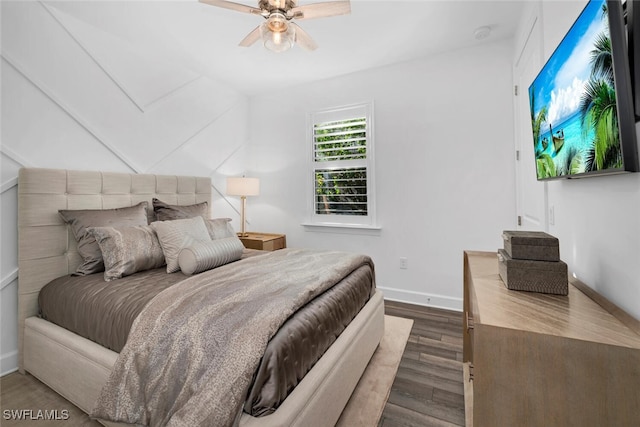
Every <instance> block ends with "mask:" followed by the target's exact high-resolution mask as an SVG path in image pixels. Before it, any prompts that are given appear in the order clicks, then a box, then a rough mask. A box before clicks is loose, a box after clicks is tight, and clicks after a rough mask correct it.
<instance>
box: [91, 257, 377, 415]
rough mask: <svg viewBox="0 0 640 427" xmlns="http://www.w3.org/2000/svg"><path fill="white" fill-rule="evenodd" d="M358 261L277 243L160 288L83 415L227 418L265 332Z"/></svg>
mask: <svg viewBox="0 0 640 427" xmlns="http://www.w3.org/2000/svg"><path fill="white" fill-rule="evenodd" d="M363 264H371V265H372V263H371V259H370V258H369V257H367V256H363V255H355V254H350V253H345V252H336V251H311V250H304V249H285V250H280V251H275V252H272V253H269V254H267V255H264V256H257V257H252V258H248V259H245V260H242V261H240V262H236V263H231V264H227V265H225V266H222V267H218V268H216V269H214V270H210V271H208V272H205V273H201V274H198V275H196V276H193V277H191V278H189V279H187V280H185V281H184V282H181V283H180V284H179V285H175V286H172V287H170V288H168V289H166V290H165V291H163V292H161V293H160V294H158V295H157V296H156V297H155V298H154V299H153V300H152V301H151V302H150V303H149V304H148V305H147V306H146V307H145V309H144V310H143V311H142V312H141V313H140V315H139V316H138V318H137V319H136V321H135V322H134V324H133V326H132V329H131V332H130V334H129V338H128V340H127V344H126V345H125V347H124V348H123V350H122V352H121V353H120V355H119V357H118V359H117V361H116V364H115V366H114V369H113V371H112V372H111V376H110V377H109V380H108V381H107V384H106V385H105V386H104V388H103V389H102V391H101V393H100V396H99V398H98V400H97V401H96V404H95V407H94V409H93V412H92V416H93V417H95V418H100V419H104V420H111V421H120V422H125V423H131V424H141V425H148V426H189V427H191V426H208V427H213V426H231V425H234V424H235V423H237V421H238V420H239V417H240V415H241V410H242V405H243V403H244V400H245V395H246V393H247V390H248V387H249V385H250V382H251V380H252V377H253V374H254V371H255V370H256V368H257V366H258V363H259V361H260V359H261V357H262V355H263V353H264V350H265V348H266V346H267V342H268V341H269V339H270V338H271V337H272V336H273V335H274V334H275V332H276V331H277V330H278V328H280V326H281V325H282V324H283V323H284V322H285V321H286V320H287V318H288V317H289V316H290V315H291V314H293V313H294V312H295V311H296V310H298V309H299V308H300V307H302V306H303V305H304V304H306V303H307V302H309V301H310V300H312V299H313V298H314V297H316V296H317V295H319V294H321V293H322V292H324V291H325V290H327V289H329V288H330V287H332V286H333V285H334V284H336V283H338V282H339V281H340V280H342V278H344V277H345V276H347V275H349V274H350V273H351V272H352V271H354V270H356V269H357V268H358V267H360V266H362V265H363ZM372 268H373V265H372ZM177 274H181V273H177Z"/></svg>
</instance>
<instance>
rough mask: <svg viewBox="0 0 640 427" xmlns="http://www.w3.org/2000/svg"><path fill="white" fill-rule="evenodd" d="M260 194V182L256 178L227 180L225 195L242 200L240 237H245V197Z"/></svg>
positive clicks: (232, 178) (231, 178) (229, 178)
mask: <svg viewBox="0 0 640 427" xmlns="http://www.w3.org/2000/svg"><path fill="white" fill-rule="evenodd" d="M258 194H260V180H259V179H258V178H246V177H241V178H238V177H228V178H227V195H229V196H240V199H241V200H242V211H241V217H242V218H241V224H242V226H241V231H240V235H241V236H242V237H246V236H247V233H246V231H245V224H246V216H245V212H246V208H247V196H257V195H258Z"/></svg>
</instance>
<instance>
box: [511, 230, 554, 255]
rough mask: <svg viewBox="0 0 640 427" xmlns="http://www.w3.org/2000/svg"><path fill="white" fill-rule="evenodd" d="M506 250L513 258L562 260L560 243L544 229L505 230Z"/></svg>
mask: <svg viewBox="0 0 640 427" xmlns="http://www.w3.org/2000/svg"><path fill="white" fill-rule="evenodd" d="M502 239H503V240H504V250H505V251H506V252H507V254H509V256H510V257H511V258H513V259H528V260H537V261H560V244H559V242H558V239H557V238H556V237H553V236H552V235H550V234H547V233H545V232H543V231H503V232H502Z"/></svg>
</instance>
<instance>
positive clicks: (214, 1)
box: [199, 0, 262, 15]
mask: <svg viewBox="0 0 640 427" xmlns="http://www.w3.org/2000/svg"><path fill="white" fill-rule="evenodd" d="M199 1H200V3H205V4H209V5H211V6H218V7H222V8H225V9H231V10H235V11H237V12H246V13H251V14H253V15H262V10H260V9H258V8H255V7H251V6H247V5H245V4H240V3H234V2H232V1H226V0H199Z"/></svg>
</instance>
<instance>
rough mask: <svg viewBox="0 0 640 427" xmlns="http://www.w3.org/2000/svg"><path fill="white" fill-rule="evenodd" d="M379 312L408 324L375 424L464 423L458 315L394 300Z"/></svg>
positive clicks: (409, 426) (399, 426)
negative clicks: (408, 332)
mask: <svg viewBox="0 0 640 427" xmlns="http://www.w3.org/2000/svg"><path fill="white" fill-rule="evenodd" d="M385 312H386V313H388V314H392V315H393V316H399V317H407V318H410V319H413V320H414V325H413V328H412V330H411V335H410V337H409V341H408V343H407V346H406V348H405V352H404V354H403V357H402V361H401V362H400V366H399V367H398V373H397V374H396V379H395V381H394V383H393V386H392V389H391V393H390V395H389V401H388V402H387V405H386V406H385V409H384V412H383V414H382V418H381V420H380V423H379V424H378V427H415V426H421V427H422V426H426V427H428V426H436V427H444V426H446V427H451V426H464V388H463V374H462V366H463V365H462V362H461V361H462V314H461V313H460V312H455V311H447V310H443V309H434V308H431V307H423V306H417V305H411V304H407V303H399V302H395V301H385ZM416 354H417V355H418V358H417V359H416Z"/></svg>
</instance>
